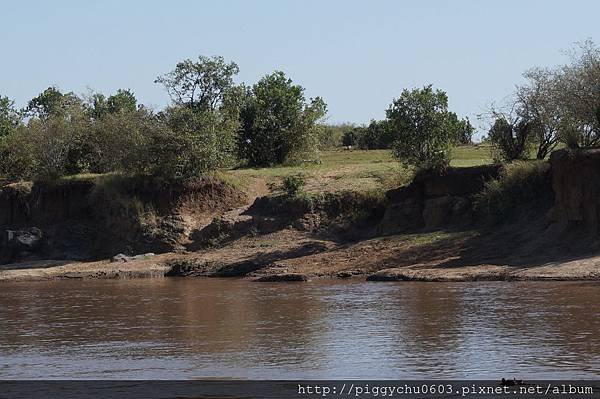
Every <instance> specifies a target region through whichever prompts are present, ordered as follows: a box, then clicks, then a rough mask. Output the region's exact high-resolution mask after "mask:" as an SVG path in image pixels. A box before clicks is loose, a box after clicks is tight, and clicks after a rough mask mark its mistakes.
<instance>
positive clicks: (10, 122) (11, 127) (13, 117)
mask: <svg viewBox="0 0 600 399" xmlns="http://www.w3.org/2000/svg"><path fill="white" fill-rule="evenodd" d="M20 124H21V114H20V113H19V111H17V110H16V108H15V102H14V101H12V100H11V99H9V98H8V97H3V96H1V95H0V137H4V136H7V135H9V134H11V133H12V132H14V131H15V129H16V128H17V126H19V125H20Z"/></svg>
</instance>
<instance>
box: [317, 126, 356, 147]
mask: <svg viewBox="0 0 600 399" xmlns="http://www.w3.org/2000/svg"><path fill="white" fill-rule="evenodd" d="M353 127H354V126H353V125H351V124H349V123H342V124H339V125H328V124H321V125H317V129H318V132H319V133H318V134H319V148H320V149H322V150H328V149H333V148H336V147H340V146H342V145H351V144H345V142H344V137H345V135H346V134H347V133H348V132H349V131H351V130H352V128H353Z"/></svg>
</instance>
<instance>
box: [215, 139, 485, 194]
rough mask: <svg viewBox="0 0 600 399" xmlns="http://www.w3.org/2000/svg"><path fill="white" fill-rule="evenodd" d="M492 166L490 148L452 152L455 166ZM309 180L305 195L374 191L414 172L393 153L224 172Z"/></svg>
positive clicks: (358, 153) (333, 155)
mask: <svg viewBox="0 0 600 399" xmlns="http://www.w3.org/2000/svg"><path fill="white" fill-rule="evenodd" d="M490 163H492V158H491V156H490V148H489V146H487V145H472V146H460V147H456V148H454V149H453V150H452V162H451V165H452V166H457V167H465V166H475V165H483V164H490ZM299 173H300V174H303V175H304V176H305V177H306V187H305V191H307V192H309V193H316V192H335V191H343V190H348V191H373V190H385V189H389V188H392V187H398V186H401V185H403V184H406V183H408V182H409V181H410V178H411V176H412V172H411V170H409V169H407V168H405V167H403V166H402V165H401V164H400V163H399V162H398V161H397V160H396V159H394V157H393V156H392V153H391V151H389V150H370V151H367V150H352V151H345V150H331V151H324V152H323V153H322V154H321V163H320V164H306V165H300V166H280V167H273V168H248V169H236V170H230V171H225V172H222V174H223V175H224V176H229V178H231V179H233V180H237V181H244V180H248V178H257V179H264V180H265V181H266V182H267V183H271V184H278V183H279V182H281V180H282V179H283V177H285V176H288V175H292V174H299Z"/></svg>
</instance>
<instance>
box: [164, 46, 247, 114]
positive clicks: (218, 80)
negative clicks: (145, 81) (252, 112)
mask: <svg viewBox="0 0 600 399" xmlns="http://www.w3.org/2000/svg"><path fill="white" fill-rule="evenodd" d="M238 72H239V68H238V66H237V64H236V63H235V62H230V63H227V62H225V59H224V58H223V57H220V56H217V57H212V58H209V57H205V56H202V55H201V56H199V57H198V61H193V60H190V59H187V60H184V61H181V62H180V63H178V64H177V65H176V66H175V69H174V70H173V71H171V72H169V73H167V74H165V75H161V76H159V77H158V78H156V80H155V81H154V82H155V83H160V84H162V85H163V86H164V87H165V89H166V90H167V92H168V93H169V95H170V96H171V100H172V101H173V102H174V103H175V104H176V105H179V106H181V105H183V106H186V107H189V108H192V109H209V110H216V109H218V108H219V107H220V105H221V104H222V102H223V100H224V98H225V97H226V95H227V92H228V91H229V90H230V89H231V88H232V87H233V86H234V83H233V77H234V76H235V75H237V74H238Z"/></svg>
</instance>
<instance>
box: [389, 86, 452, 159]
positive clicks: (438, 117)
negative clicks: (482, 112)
mask: <svg viewBox="0 0 600 399" xmlns="http://www.w3.org/2000/svg"><path fill="white" fill-rule="evenodd" d="M386 114H387V119H388V121H389V128H390V129H391V131H392V134H393V135H394V144H393V150H394V155H395V156H396V157H397V158H398V159H399V160H400V161H401V162H402V163H404V164H406V165H411V166H415V167H418V168H423V169H443V168H445V167H446V166H447V165H448V164H449V162H450V148H451V145H452V143H453V142H454V141H455V139H456V124H455V123H454V122H455V120H456V116H455V115H454V116H453V114H452V113H451V112H449V111H448V96H447V95H446V93H445V92H444V91H441V90H433V88H432V86H431V85H428V86H425V87H423V88H422V89H414V90H407V89H405V90H404V91H403V92H402V94H401V95H400V97H399V98H398V99H396V100H394V101H393V102H392V104H391V105H390V107H389V108H388V110H387V112H386Z"/></svg>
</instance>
